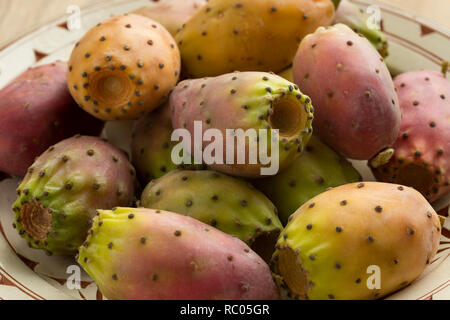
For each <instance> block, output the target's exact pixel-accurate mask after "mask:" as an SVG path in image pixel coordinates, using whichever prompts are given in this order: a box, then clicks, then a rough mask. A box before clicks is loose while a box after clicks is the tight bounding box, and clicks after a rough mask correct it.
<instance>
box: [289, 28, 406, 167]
mask: <svg viewBox="0 0 450 320" xmlns="http://www.w3.org/2000/svg"><path fill="white" fill-rule="evenodd" d="M330 52H333V54H332V55H330ZM294 80H295V83H296V84H297V85H298V86H299V87H300V90H302V91H303V92H304V93H305V94H307V95H309V96H310V97H311V99H312V101H313V102H314V108H315V110H316V114H315V120H314V129H315V130H316V131H315V132H316V133H317V134H318V135H319V137H320V138H321V139H322V140H323V142H325V143H326V144H328V145H330V146H331V147H332V148H333V149H335V150H336V151H338V152H339V153H341V154H342V155H343V156H345V157H347V158H352V159H357V160H368V159H370V158H372V157H373V156H375V155H376V154H377V153H378V152H379V151H381V150H383V149H385V148H387V147H390V146H391V145H392V144H393V143H394V142H395V139H396V138H397V134H398V130H399V127H400V109H399V105H398V98H397V94H396V93H395V88H394V84H393V82H392V78H391V76H390V74H389V71H388V69H387V67H386V65H385V64H384V62H383V58H382V57H381V56H380V54H379V53H378V52H377V51H376V50H375V49H374V48H373V46H372V45H371V44H370V42H369V41H368V40H367V39H366V38H364V37H360V36H358V35H357V34H356V33H355V32H353V31H352V30H351V29H350V28H349V27H347V26H345V25H343V24H337V25H335V26H333V27H330V28H327V29H325V28H319V29H317V31H316V32H315V33H314V34H312V35H309V36H307V37H306V38H305V39H303V41H302V43H301V44H300V47H299V50H298V52H297V56H296V57H295V60H294ZM330 115H331V116H330Z"/></svg>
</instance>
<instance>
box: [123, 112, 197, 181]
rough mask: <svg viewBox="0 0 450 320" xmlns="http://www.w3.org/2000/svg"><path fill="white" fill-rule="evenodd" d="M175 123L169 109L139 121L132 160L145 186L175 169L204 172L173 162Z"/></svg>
mask: <svg viewBox="0 0 450 320" xmlns="http://www.w3.org/2000/svg"><path fill="white" fill-rule="evenodd" d="M172 132H173V129H172V120H171V118H170V109H169V107H168V106H167V105H164V106H163V107H161V108H158V109H157V110H155V111H153V112H152V113H149V114H147V115H146V116H145V117H142V118H141V119H139V120H138V121H137V122H136V123H135V125H134V128H133V139H132V148H131V149H132V156H133V157H132V159H133V164H134V166H135V168H136V170H137V173H138V177H139V181H141V183H142V184H143V185H144V186H145V185H147V183H149V182H150V181H151V180H152V179H158V178H160V177H162V176H163V175H165V174H166V173H168V172H170V171H172V170H175V169H180V168H183V169H187V168H190V169H203V166H201V165H197V166H196V165H186V166H184V165H176V164H174V163H173V161H172V149H173V147H174V146H175V145H176V144H177V143H176V142H173V141H171V135H172Z"/></svg>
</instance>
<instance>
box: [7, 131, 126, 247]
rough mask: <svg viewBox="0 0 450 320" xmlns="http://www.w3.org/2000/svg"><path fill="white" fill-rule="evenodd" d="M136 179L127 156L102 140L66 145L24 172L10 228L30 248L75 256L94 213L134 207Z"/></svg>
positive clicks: (76, 140)
mask: <svg viewBox="0 0 450 320" xmlns="http://www.w3.org/2000/svg"><path fill="white" fill-rule="evenodd" d="M134 175H135V171H134V168H133V167H132V166H131V164H130V162H129V161H128V159H127V158H126V156H125V154H124V153H123V152H122V151H120V150H118V149H116V148H115V147H113V146H112V145H110V144H109V143H107V142H105V141H103V140H102V139H100V138H95V137H87V136H75V137H73V138H70V139H66V140H64V141H62V142H60V143H58V144H56V145H55V146H53V147H50V148H49V149H48V150H47V151H46V152H45V153H43V154H42V155H41V156H40V157H39V158H37V160H36V161H35V162H34V164H33V165H32V166H31V167H30V168H29V169H28V174H27V175H26V176H25V179H24V180H23V181H22V183H21V184H20V185H19V188H18V189H17V193H18V198H17V200H16V202H15V203H14V205H13V211H14V213H15V216H16V221H15V223H14V227H15V228H17V231H18V232H19V234H20V235H21V236H22V237H23V238H25V239H26V240H27V241H28V243H29V245H30V246H31V247H32V248H35V249H43V250H46V251H47V253H49V254H74V253H76V251H77V248H78V247H79V246H80V245H81V244H82V243H83V241H84V239H85V238H86V235H87V231H88V230H89V228H90V225H91V219H92V218H93V216H94V215H95V213H96V209H98V208H113V207H116V206H121V205H122V206H123V205H131V204H132V202H133V200H134V182H135V177H134Z"/></svg>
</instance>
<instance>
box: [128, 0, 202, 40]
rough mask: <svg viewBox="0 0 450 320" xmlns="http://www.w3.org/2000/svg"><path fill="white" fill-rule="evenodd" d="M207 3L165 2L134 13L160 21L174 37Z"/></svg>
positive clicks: (175, 0) (189, 1) (193, 0)
mask: <svg viewBox="0 0 450 320" xmlns="http://www.w3.org/2000/svg"><path fill="white" fill-rule="evenodd" d="M206 2H207V0H181V1H180V0H165V1H163V2H159V3H156V4H152V5H150V6H146V7H143V8H140V9H138V10H136V11H134V12H133V13H136V14H140V15H142V16H145V17H147V18H150V19H153V20H155V21H158V22H159V23H161V24H162V25H163V26H164V27H165V28H166V29H167V31H169V32H170V34H172V36H175V35H176V34H177V32H178V31H180V30H181V27H182V26H183V24H184V23H186V22H187V21H188V20H189V19H190V18H191V17H192V16H193V15H194V14H195V13H196V12H197V11H198V10H200V8H202V7H203V6H204V5H205V4H206Z"/></svg>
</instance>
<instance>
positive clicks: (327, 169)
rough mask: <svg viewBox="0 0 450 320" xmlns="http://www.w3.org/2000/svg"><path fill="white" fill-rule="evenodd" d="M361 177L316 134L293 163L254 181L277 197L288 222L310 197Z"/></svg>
mask: <svg viewBox="0 0 450 320" xmlns="http://www.w3.org/2000/svg"><path fill="white" fill-rule="evenodd" d="M360 180H361V176H360V174H359V173H358V171H356V169H355V168H353V166H352V165H351V163H350V162H349V161H347V160H346V159H345V158H344V157H342V156H340V155H338V154H337V153H336V152H334V151H333V149H331V148H330V147H328V146H327V145H325V144H323V143H322V142H321V141H320V140H319V138H317V137H315V136H313V137H312V138H311V140H310V141H309V143H308V146H307V147H306V148H305V152H304V153H303V154H302V155H301V156H300V158H298V159H297V160H295V162H294V163H293V164H291V165H290V166H289V167H287V168H286V169H285V170H283V171H282V172H280V173H279V174H278V175H276V176H273V177H268V178H264V179H255V181H254V184H255V186H256V187H257V188H258V189H260V190H262V191H263V192H264V193H265V194H266V195H267V196H268V197H269V199H270V200H272V201H273V203H274V204H275V205H276V207H277V208H278V212H279V216H280V219H281V221H282V222H283V223H284V224H285V223H287V220H288V218H289V216H290V215H291V214H293V213H294V212H295V211H296V210H297V209H298V208H300V207H301V205H303V204H304V203H305V202H306V201H308V200H309V199H311V198H313V197H315V196H317V195H318V194H320V193H322V192H325V191H326V190H327V189H329V188H333V187H337V186H340V185H343V184H347V183H351V182H357V181H360Z"/></svg>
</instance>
